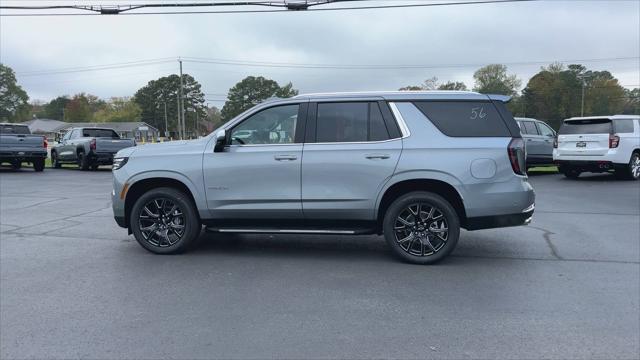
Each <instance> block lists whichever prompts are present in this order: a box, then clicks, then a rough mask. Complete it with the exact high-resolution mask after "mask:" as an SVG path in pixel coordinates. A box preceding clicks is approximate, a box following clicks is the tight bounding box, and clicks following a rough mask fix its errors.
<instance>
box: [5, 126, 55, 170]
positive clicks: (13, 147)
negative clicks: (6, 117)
mask: <svg viewBox="0 0 640 360" xmlns="http://www.w3.org/2000/svg"><path fill="white" fill-rule="evenodd" d="M46 158H47V139H46V138H45V137H44V136H42V135H32V134H31V131H30V130H29V127H28V126H27V125H21V124H11V123H0V164H2V163H9V164H11V167H13V168H14V169H19V168H21V167H22V163H23V162H26V163H31V164H33V169H34V170H35V171H42V170H44V161H45V159H46Z"/></svg>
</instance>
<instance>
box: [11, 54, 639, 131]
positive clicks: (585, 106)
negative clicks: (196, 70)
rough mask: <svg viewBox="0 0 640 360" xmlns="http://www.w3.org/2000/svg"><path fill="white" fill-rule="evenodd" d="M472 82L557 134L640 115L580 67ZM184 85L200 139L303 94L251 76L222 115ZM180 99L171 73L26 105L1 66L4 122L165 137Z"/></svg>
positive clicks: (611, 86)
mask: <svg viewBox="0 0 640 360" xmlns="http://www.w3.org/2000/svg"><path fill="white" fill-rule="evenodd" d="M473 79H474V85H473V88H472V90H474V91H477V92H480V93H485V94H501V95H509V96H511V97H512V101H511V102H510V103H509V104H508V107H509V109H510V110H511V112H512V113H513V114H514V116H522V117H533V118H537V119H540V120H545V121H547V122H548V123H549V124H550V125H552V126H553V127H554V128H556V129H557V128H558V127H559V126H560V122H561V121H562V119H565V118H568V117H572V116H580V115H581V113H583V112H584V115H585V116H589V115H610V114H621V113H623V114H640V88H634V89H632V90H630V89H627V88H625V87H623V86H621V85H620V84H619V82H618V80H617V79H616V78H615V77H614V76H613V75H612V74H611V73H610V72H608V71H593V70H589V69H587V68H586V67H585V66H583V65H579V64H572V65H568V66H566V67H565V66H564V65H562V64H559V63H554V64H550V65H549V66H546V67H542V68H541V69H540V71H539V72H538V73H537V74H535V75H534V76H533V77H532V78H531V79H529V81H528V82H527V84H526V86H525V87H524V88H523V89H522V90H520V88H521V86H522V80H521V79H519V78H518V77H517V76H516V75H515V74H509V73H508V69H507V67H506V66H505V65H501V64H491V65H487V66H484V67H482V68H480V69H478V70H477V71H476V72H475V73H474V75H473ZM182 82H183V96H184V111H185V123H186V124H187V125H186V126H187V128H188V129H197V132H199V133H204V132H206V131H208V130H210V129H211V128H214V127H217V126H219V125H220V124H221V123H223V122H226V121H228V120H230V119H231V118H233V117H234V116H236V115H238V114H240V113H242V112H243V111H245V110H247V109H249V108H251V107H253V106H254V105H256V104H258V103H260V102H262V101H264V100H266V99H268V98H271V97H279V98H286V97H291V96H295V95H297V94H298V90H296V89H294V88H293V84H292V83H291V82H289V83H288V84H285V85H284V86H280V84H278V83H277V82H276V81H274V80H271V79H267V78H264V77H262V76H248V77H246V78H245V79H243V80H241V81H240V82H238V83H237V84H235V85H234V86H233V87H231V88H230V89H229V91H228V95H227V99H226V102H225V104H224V106H223V108H222V109H218V108H217V107H215V106H208V105H207V104H206V100H205V94H204V93H203V92H202V86H201V85H200V83H199V82H198V81H197V80H196V79H195V78H194V77H193V76H191V75H189V74H184V75H183V78H182ZM400 90H402V91H409V90H460V91H467V90H469V88H468V87H467V85H466V84H465V83H463V82H456V81H448V82H440V81H439V80H438V78H436V77H431V78H427V79H426V80H424V81H423V82H422V84H420V85H409V86H405V87H402V88H400ZM583 91H584V96H583ZM179 93H180V76H179V75H175V74H173V75H169V76H164V77H161V78H158V79H156V80H151V81H149V82H148V83H147V84H146V85H145V86H143V87H142V88H140V89H139V90H138V91H136V92H135V94H134V95H133V96H131V97H114V98H110V99H106V100H105V99H100V98H98V97H97V96H95V95H91V94H86V93H80V94H76V95H73V96H67V95H64V96H58V97H57V98H55V99H53V100H51V101H49V102H47V103H39V102H32V103H29V96H28V95H27V93H26V92H25V91H24V90H23V89H22V87H20V85H18V84H17V81H16V77H15V73H14V72H13V70H12V69H11V68H9V67H8V66H5V65H3V64H0V121H10V122H19V121H25V120H29V119H31V118H34V117H37V118H48V119H56V120H63V121H67V122H122V121H144V122H146V123H148V124H150V125H152V126H154V127H156V128H158V129H159V130H161V131H165V129H168V130H169V131H175V129H177V124H178V97H179ZM189 131H191V130H189Z"/></svg>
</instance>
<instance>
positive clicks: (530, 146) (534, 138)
mask: <svg viewBox="0 0 640 360" xmlns="http://www.w3.org/2000/svg"><path fill="white" fill-rule="evenodd" d="M521 123H522V128H523V130H524V135H523V138H524V140H525V146H526V148H527V156H530V157H533V158H539V157H541V156H542V155H543V154H544V145H543V144H544V139H543V137H542V135H540V133H539V132H538V128H537V127H536V123H535V122H534V121H528V120H524V121H521Z"/></svg>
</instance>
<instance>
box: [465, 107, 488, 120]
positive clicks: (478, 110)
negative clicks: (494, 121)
mask: <svg viewBox="0 0 640 360" xmlns="http://www.w3.org/2000/svg"><path fill="white" fill-rule="evenodd" d="M486 117H487V113H486V112H484V108H483V107H474V108H473V109H471V116H470V117H469V119H471V120H475V119H484V118H486Z"/></svg>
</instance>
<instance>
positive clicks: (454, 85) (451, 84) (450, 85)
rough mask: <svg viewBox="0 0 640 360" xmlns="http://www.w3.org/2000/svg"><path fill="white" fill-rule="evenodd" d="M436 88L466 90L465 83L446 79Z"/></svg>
mask: <svg viewBox="0 0 640 360" xmlns="http://www.w3.org/2000/svg"><path fill="white" fill-rule="evenodd" d="M438 90H458V91H467V90H468V89H467V85H466V84H465V83H463V82H461V81H447V82H446V83H444V84H440V85H439V86H438Z"/></svg>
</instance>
